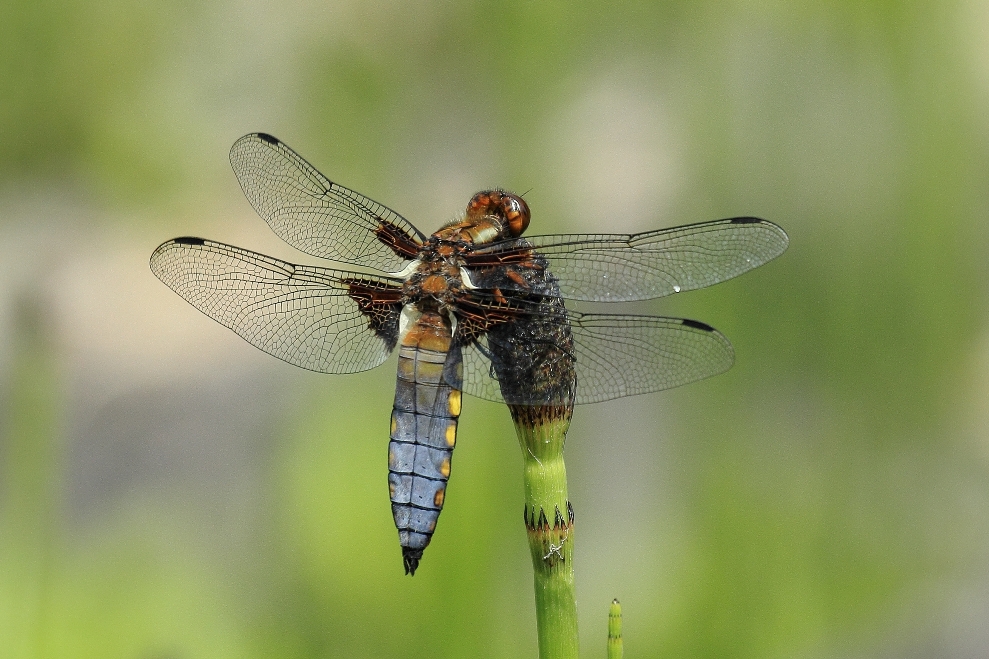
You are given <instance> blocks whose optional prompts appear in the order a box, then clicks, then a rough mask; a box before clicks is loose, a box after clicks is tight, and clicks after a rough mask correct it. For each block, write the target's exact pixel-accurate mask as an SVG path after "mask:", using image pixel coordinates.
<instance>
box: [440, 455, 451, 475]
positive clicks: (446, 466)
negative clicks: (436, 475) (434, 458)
mask: <svg viewBox="0 0 989 659" xmlns="http://www.w3.org/2000/svg"><path fill="white" fill-rule="evenodd" d="M440 473H441V474H443V478H449V477H450V458H445V459H444V460H443V464H441V465H440Z"/></svg>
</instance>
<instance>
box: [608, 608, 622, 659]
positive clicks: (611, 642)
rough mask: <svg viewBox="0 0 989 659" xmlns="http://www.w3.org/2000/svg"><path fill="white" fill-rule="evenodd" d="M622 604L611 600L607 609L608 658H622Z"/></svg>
mask: <svg viewBox="0 0 989 659" xmlns="http://www.w3.org/2000/svg"><path fill="white" fill-rule="evenodd" d="M622 653H623V649H622V605H621V604H619V603H618V600H612V602H611V610H610V611H608V659H622Z"/></svg>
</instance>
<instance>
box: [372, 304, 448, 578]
mask: <svg viewBox="0 0 989 659" xmlns="http://www.w3.org/2000/svg"><path fill="white" fill-rule="evenodd" d="M450 343H451V331H450V326H449V323H447V322H445V320H444V319H443V318H442V317H441V316H440V315H439V314H437V313H432V312H427V313H424V314H423V315H422V316H421V317H420V318H419V319H418V320H417V321H416V323H415V325H414V326H413V327H412V328H411V329H410V330H409V332H408V333H407V334H406V335H405V336H404V337H403V338H402V343H401V346H400V347H399V353H398V379H397V383H396V387H395V405H394V408H393V409H392V416H391V441H390V442H389V443H388V472H389V473H388V486H389V491H390V493H391V501H392V506H391V507H392V515H393V516H394V518H395V526H396V527H397V528H398V536H399V541H400V543H401V545H402V557H403V560H404V563H405V572H406V574H415V571H416V568H417V567H418V565H419V560H420V559H421V558H422V552H423V550H424V549H425V548H426V546H427V545H428V544H429V541H430V539H431V538H432V535H433V531H434V530H435V528H436V521H437V520H438V519H439V516H440V511H441V510H443V500H444V498H445V496H446V483H447V480H448V479H449V478H450V460H451V458H452V457H453V448H454V446H455V445H456V442H457V418H458V417H459V416H460V402H461V400H460V396H461V394H460V390H459V389H458V388H456V387H453V386H451V384H449V381H450V380H452V379H454V378H451V377H449V375H448V374H449V373H450V370H449V369H454V371H453V372H454V373H459V370H460V368H461V364H460V353H459V351H451V350H450ZM444 374H447V376H445V375H444Z"/></svg>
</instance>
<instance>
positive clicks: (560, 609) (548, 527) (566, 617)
mask: <svg viewBox="0 0 989 659" xmlns="http://www.w3.org/2000/svg"><path fill="white" fill-rule="evenodd" d="M535 416H536V415H529V418H528V419H526V418H525V415H517V414H514V413H513V417H514V418H515V429H516V432H517V433H518V437H519V443H520V444H521V446H522V455H523V459H524V462H523V472H522V473H523V481H524V487H525V523H526V530H527V532H528V536H529V549H530V552H531V554H532V568H533V576H534V582H535V590H536V630H537V635H538V638H539V657H540V659H576V658H577V600H576V596H575V592H574V572H573V540H574V537H573V533H574V527H573V512H572V508H571V507H570V503H569V501H568V499H567V469H566V465H565V464H564V462H563V445H564V441H565V439H566V434H567V429H568V428H569V427H570V414H569V412H567V413H566V414H565V415H564V416H565V418H555V419H554V418H541V419H538V418H537V419H534V418H533V417H535Z"/></svg>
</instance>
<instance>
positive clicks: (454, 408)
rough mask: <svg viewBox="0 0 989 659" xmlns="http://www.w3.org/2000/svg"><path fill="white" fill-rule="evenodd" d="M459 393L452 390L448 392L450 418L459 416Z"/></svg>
mask: <svg viewBox="0 0 989 659" xmlns="http://www.w3.org/2000/svg"><path fill="white" fill-rule="evenodd" d="M461 403H462V401H461V397H460V392H459V391H457V390H456V389H454V390H453V391H451V392H450V416H460V405H461Z"/></svg>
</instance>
